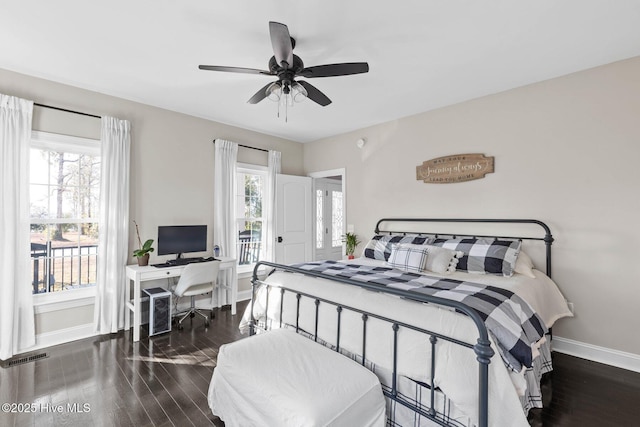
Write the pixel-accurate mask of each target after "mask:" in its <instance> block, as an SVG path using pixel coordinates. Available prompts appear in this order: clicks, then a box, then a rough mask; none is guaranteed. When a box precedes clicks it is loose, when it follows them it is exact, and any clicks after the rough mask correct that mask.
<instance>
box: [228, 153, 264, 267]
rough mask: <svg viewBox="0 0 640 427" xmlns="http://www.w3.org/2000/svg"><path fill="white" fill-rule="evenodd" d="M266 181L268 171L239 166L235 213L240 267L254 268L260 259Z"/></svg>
mask: <svg viewBox="0 0 640 427" xmlns="http://www.w3.org/2000/svg"><path fill="white" fill-rule="evenodd" d="M266 178H267V172H266V168H264V167H261V166H254V165H238V177H237V190H236V201H237V202H236V203H237V204H236V212H237V215H238V218H237V224H238V240H237V250H236V253H237V257H238V265H251V264H255V263H256V262H258V260H259V259H260V250H261V249H262V225H263V224H264V218H263V214H262V205H263V203H262V202H263V197H264V189H265V183H266Z"/></svg>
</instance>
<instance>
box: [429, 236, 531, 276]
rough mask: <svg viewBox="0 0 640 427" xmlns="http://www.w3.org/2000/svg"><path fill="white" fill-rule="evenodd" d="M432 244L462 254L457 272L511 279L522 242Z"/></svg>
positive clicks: (451, 242)
mask: <svg viewBox="0 0 640 427" xmlns="http://www.w3.org/2000/svg"><path fill="white" fill-rule="evenodd" d="M432 244H433V245H434V246H441V247H443V248H447V249H451V250H454V251H462V252H464V255H463V256H462V258H460V261H459V262H458V267H457V270H458V271H466V272H468V273H477V274H496V275H500V276H506V277H511V276H512V275H513V271H514V268H515V264H516V260H517V258H518V254H519V253H520V246H521V245H522V242H521V241H520V240H497V239H473V238H469V239H435V241H434V242H433V243H432Z"/></svg>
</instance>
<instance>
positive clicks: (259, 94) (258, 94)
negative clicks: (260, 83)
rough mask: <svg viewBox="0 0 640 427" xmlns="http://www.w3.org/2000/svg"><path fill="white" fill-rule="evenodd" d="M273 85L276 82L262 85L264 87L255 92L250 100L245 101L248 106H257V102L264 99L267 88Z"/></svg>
mask: <svg viewBox="0 0 640 427" xmlns="http://www.w3.org/2000/svg"><path fill="white" fill-rule="evenodd" d="M274 83H277V81H275V82H271V83H267V84H266V85H264V87H263V88H262V89H260V90H259V91H257V92H256V93H255V95H253V96H252V97H251V99H249V100H248V101H247V103H248V104H257V103H258V102H260V101H262V100H263V99H265V98H266V97H267V89H268V88H269V86H271V85H272V84H274Z"/></svg>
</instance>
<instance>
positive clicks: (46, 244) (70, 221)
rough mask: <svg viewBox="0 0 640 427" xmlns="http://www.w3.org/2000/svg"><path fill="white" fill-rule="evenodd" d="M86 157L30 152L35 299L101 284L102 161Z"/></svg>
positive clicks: (88, 154) (61, 152) (86, 154)
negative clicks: (98, 270) (98, 268)
mask: <svg viewBox="0 0 640 427" xmlns="http://www.w3.org/2000/svg"><path fill="white" fill-rule="evenodd" d="M39 145H42V144H39ZM45 145H46V144H45ZM54 145H55V144H54ZM83 151H85V152H83ZM86 151H92V150H80V152H70V151H64V150H61V149H56V147H52V148H46V147H44V148H43V147H40V146H38V147H37V148H32V149H31V157H30V162H31V165H30V216H31V233H30V234H31V260H32V262H31V265H32V277H33V280H32V286H33V293H34V294H35V293H44V292H55V291H61V290H66V289H76V288H80V287H86V286H92V285H95V283H96V266H97V262H98V260H97V252H98V250H97V249H98V207H99V192H100V156H99V152H98V153H95V152H86ZM93 151H95V150H93Z"/></svg>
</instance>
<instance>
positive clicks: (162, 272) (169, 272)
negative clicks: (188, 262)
mask: <svg viewBox="0 0 640 427" xmlns="http://www.w3.org/2000/svg"><path fill="white" fill-rule="evenodd" d="M181 272H182V269H181V268H168V269H164V268H158V269H156V270H153V271H145V272H144V273H141V274H140V280H141V281H145V280H154V279H163V278H166V277H176V276H179V275H180V273H181Z"/></svg>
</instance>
